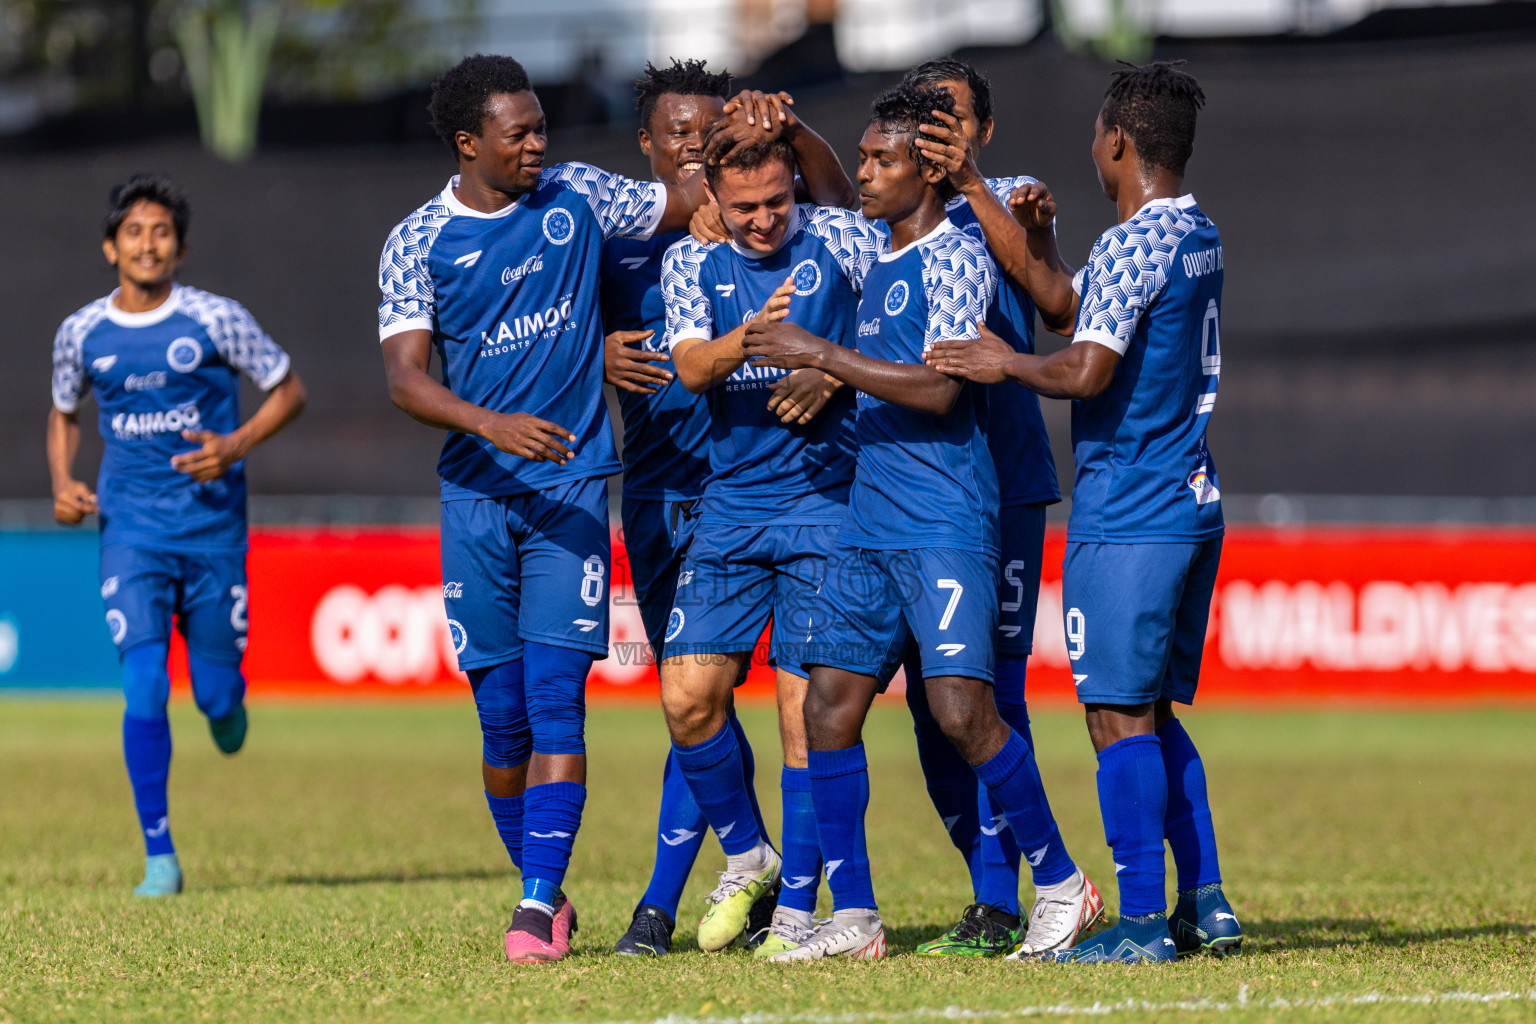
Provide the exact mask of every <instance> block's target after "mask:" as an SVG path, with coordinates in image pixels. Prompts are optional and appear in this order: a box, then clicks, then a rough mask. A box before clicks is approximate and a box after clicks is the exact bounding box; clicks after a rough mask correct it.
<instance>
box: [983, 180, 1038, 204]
mask: <svg viewBox="0 0 1536 1024" xmlns="http://www.w3.org/2000/svg"><path fill="white" fill-rule="evenodd" d="M1038 180H1039V179H1038V178H1035V177H1034V176H1033V175H1029V174H1014V175H1011V176H1008V177H1004V178H988V179H987V189H988V190H989V191H990V192H991V193H992V194H993V195H995V196H997V198H999V199H1001V200H1002V201H1003V202H1005V203H1006V202H1007V201H1008V196H1009V195H1010V194H1011V193H1012V192H1013V190H1014V189H1016V188H1018V187H1019V186H1020V185H1033V184H1034V183H1035V182H1036V181H1038Z"/></svg>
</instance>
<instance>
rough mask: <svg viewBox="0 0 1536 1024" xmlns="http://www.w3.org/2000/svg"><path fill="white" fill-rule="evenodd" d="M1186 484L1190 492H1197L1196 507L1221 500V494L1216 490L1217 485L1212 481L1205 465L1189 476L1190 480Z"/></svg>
mask: <svg viewBox="0 0 1536 1024" xmlns="http://www.w3.org/2000/svg"><path fill="white" fill-rule="evenodd" d="M1185 484H1186V485H1187V486H1188V487H1189V489H1190V490H1192V491H1194V492H1195V504H1196V505H1209V504H1210V503H1211V502H1213V501H1220V500H1221V492H1220V491H1219V490H1217V489H1216V485H1215V484H1214V483H1213V482H1212V481H1211V477H1210V474H1208V473H1207V472H1206V468H1205V465H1204V463H1202V464H1201V466H1200V468H1199V469H1197V470H1195V471H1194V472H1193V473H1191V474H1189V479H1188V480H1186V481H1185Z"/></svg>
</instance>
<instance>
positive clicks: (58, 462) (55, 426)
mask: <svg viewBox="0 0 1536 1024" xmlns="http://www.w3.org/2000/svg"><path fill="white" fill-rule="evenodd" d="M79 451H80V414H79V413H74V412H60V411H59V410H58V408H57V407H55V408H52V409H49V410H48V473H49V476H51V477H52V478H53V518H54V519H56V520H58V521H59V522H61V523H63V524H65V525H66V526H74V525H75V524H76V523H78V522H80V520H82V519H84V518H85V517H86V516H89V515H94V514H95V513H96V512H97V507H96V492H95V491H93V490H91V489H90V487H88V486H87V485H86V484H84V483H82V482H81V481H79V480H76V479H75V456H76V455H77V454H78V453H79Z"/></svg>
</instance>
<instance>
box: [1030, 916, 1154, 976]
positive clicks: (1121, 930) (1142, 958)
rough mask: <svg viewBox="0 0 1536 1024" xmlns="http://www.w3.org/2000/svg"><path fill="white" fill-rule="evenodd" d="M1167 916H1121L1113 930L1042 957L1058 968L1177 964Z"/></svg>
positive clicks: (1095, 934) (1107, 930) (1097, 933)
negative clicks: (1065, 965) (1071, 966)
mask: <svg viewBox="0 0 1536 1024" xmlns="http://www.w3.org/2000/svg"><path fill="white" fill-rule="evenodd" d="M1178 958H1179V955H1178V951H1177V950H1176V949H1175V948H1174V945H1173V937H1172V936H1170V935H1169V934H1168V916H1167V915H1166V914H1161V913H1158V914H1147V915H1145V916H1142V917H1125V916H1122V917H1121V918H1120V920H1119V921H1116V922H1115V925H1114V927H1113V928H1106V929H1104V930H1103V931H1101V932H1095V933H1094V934H1092V935H1090V936H1088V937H1087V938H1086V939H1084V940H1083V941H1081V942H1079V943H1078V944H1077V945H1075V946H1073V947H1072V948H1071V949H1063V950H1058V951H1055V952H1052V953H1047V954H1045V955H1044V956H1042V957H1041V959H1042V960H1044V961H1046V962H1047V963H1058V964H1153V963H1165V962H1171V961H1174V960H1177V959H1178Z"/></svg>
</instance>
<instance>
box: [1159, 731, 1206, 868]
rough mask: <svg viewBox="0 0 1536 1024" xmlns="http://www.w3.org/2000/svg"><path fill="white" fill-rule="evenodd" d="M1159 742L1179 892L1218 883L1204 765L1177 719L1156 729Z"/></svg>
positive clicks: (1166, 833)
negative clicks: (1160, 743)
mask: <svg viewBox="0 0 1536 1024" xmlns="http://www.w3.org/2000/svg"><path fill="white" fill-rule="evenodd" d="M1157 738H1158V739H1159V740H1161V741H1162V753H1163V770H1164V773H1165V774H1166V776H1167V779H1168V813H1167V816H1166V817H1165V818H1164V819H1163V835H1164V836H1165V837H1166V838H1167V840H1168V846H1169V848H1170V849H1172V850H1173V863H1174V866H1175V868H1177V870H1178V876H1179V891H1180V892H1187V891H1188V890H1190V889H1196V888H1199V887H1200V886H1202V885H1220V884H1221V864H1220V863H1219V862H1218V861H1217V858H1216V829H1215V827H1214V826H1213V825H1212V824H1211V803H1210V800H1209V799H1208V798H1207V796H1206V792H1205V765H1204V763H1202V762H1201V760H1200V752H1199V751H1198V750H1196V749H1195V744H1194V742H1193V741H1192V740H1190V738H1189V733H1187V732H1185V731H1184V726H1183V724H1182V723H1180V722H1179V720H1178V719H1177V718H1170V719H1169V720H1168V721H1166V722H1164V723H1163V724H1162V726H1161V727H1160V728H1159V729H1158V730H1157Z"/></svg>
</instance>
